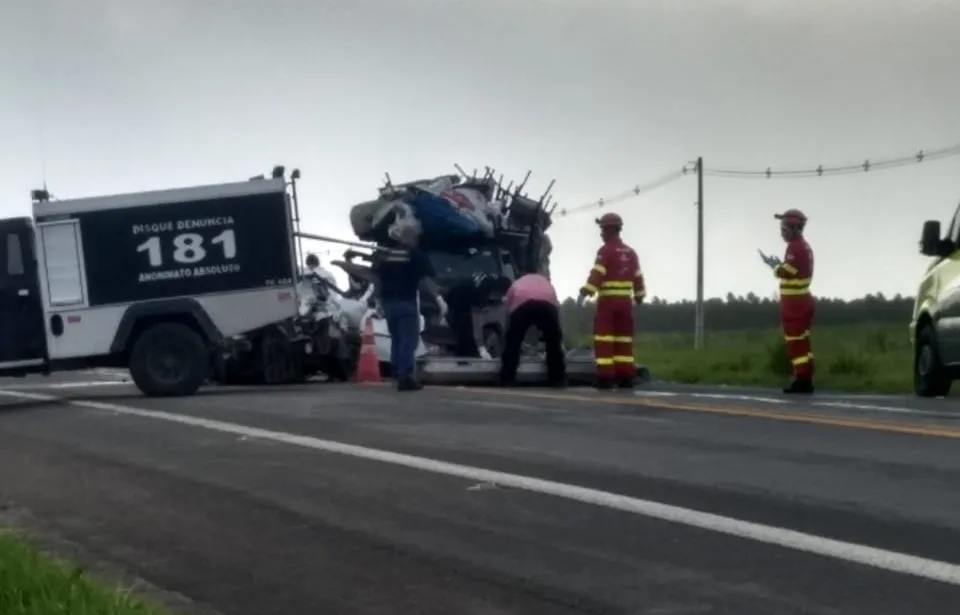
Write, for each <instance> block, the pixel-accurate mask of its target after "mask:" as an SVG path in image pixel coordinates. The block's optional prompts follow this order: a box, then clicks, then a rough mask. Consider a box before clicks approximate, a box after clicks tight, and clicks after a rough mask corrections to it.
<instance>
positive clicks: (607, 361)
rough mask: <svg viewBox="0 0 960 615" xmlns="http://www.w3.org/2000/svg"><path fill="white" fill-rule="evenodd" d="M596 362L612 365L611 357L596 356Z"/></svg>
mask: <svg viewBox="0 0 960 615" xmlns="http://www.w3.org/2000/svg"><path fill="white" fill-rule="evenodd" d="M596 364H597V365H613V359H601V358H599V357H598V358H597V359H596Z"/></svg>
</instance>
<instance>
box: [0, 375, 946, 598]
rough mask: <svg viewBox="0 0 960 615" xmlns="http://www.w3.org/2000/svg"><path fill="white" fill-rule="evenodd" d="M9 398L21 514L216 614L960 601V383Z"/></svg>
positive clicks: (4, 428)
mask: <svg viewBox="0 0 960 615" xmlns="http://www.w3.org/2000/svg"><path fill="white" fill-rule="evenodd" d="M51 398H55V399H51ZM0 404H2V405H0V496H2V500H3V501H4V502H5V503H6V507H7V509H8V511H17V512H18V514H19V516H18V518H21V519H22V518H29V519H30V521H29V523H31V524H33V525H35V526H36V527H38V528H40V529H41V530H42V531H43V532H46V533H49V534H50V535H56V536H59V537H61V538H62V539H63V540H65V541H69V542H70V543H71V544H76V545H80V546H81V547H82V549H83V551H84V553H85V554H86V555H85V556H86V557H94V558H96V559H98V560H100V561H103V562H108V563H109V564H110V565H112V566H116V567H118V568H119V569H122V570H124V571H126V572H127V573H129V574H130V575H134V576H136V577H139V578H143V579H146V580H147V581H149V582H150V583H153V584H155V585H157V586H160V587H162V588H165V589H167V590H170V591H172V592H176V593H178V594H183V595H185V596H188V597H189V598H191V599H192V600H193V601H195V602H196V603H198V604H200V605H205V606H207V607H210V608H212V609H215V610H216V611H218V612H220V613H224V614H238V615H246V614H250V615H263V614H264V613H269V614H271V615H286V614H291V615H294V614H295V615H299V614H304V613H311V614H313V613H318V614H319V613H331V614H333V613H336V614H337V615H352V614H363V615H369V614H375V613H376V614H381V613H384V614H386V613H400V614H404V615H406V614H411V615H412V614H423V615H433V614H438V615H439V614H443V615H453V614H461V613H462V614H491V615H492V614H498V615H500V614H514V613H517V614H519V613H536V614H539V613H543V614H548V613H549V614H551V615H553V614H557V615H561V614H565V613H603V614H619V613H624V614H626V613H630V614H648V613H649V614H662V615H666V614H670V615H680V614H683V615H686V614H701V613H711V614H715V613H723V614H727V613H729V614H731V615H752V614H754V613H756V614H763V615H773V614H791V615H792V614H800V613H805V614H828V613H829V614H843V615H857V614H864V615H866V614H869V615H884V614H904V615H918V614H923V615H934V614H937V613H949V614H954V613H956V612H957V611H958V608H960V407H958V408H957V409H956V411H954V412H951V411H950V405H954V406H956V402H955V401H953V402H952V404H950V403H948V402H945V401H942V400H940V401H938V400H933V401H926V400H925V401H924V402H923V403H920V402H918V401H917V400H912V399H898V398H886V397H877V396H859V397H852V396H842V395H838V396H830V395H818V396H817V397H816V398H815V399H812V400H800V401H796V400H789V401H785V400H784V398H783V397H782V396H780V395H778V394H775V393H772V392H764V391H757V390H749V389H744V390H733V389H723V390H721V389H689V388H677V387H666V386H659V387H652V388H650V389H645V390H643V391H639V392H638V393H637V394H635V395H631V394H628V393H607V394H598V393H595V392H592V391H587V390H582V391H581V390H570V391H568V392H560V393H558V392H548V391H540V390H517V391H501V390H478V389H439V388H436V389H432V390H425V391H422V392H419V393H412V394H402V395H400V394H397V393H396V392H394V391H392V390H391V389H389V388H387V387H381V386H372V385H368V386H355V385H324V384H317V385H305V386H300V387H289V388H282V389H280V388H271V389H259V390H257V389H230V388H228V389H211V390H209V391H204V392H203V393H202V394H200V395H197V396H196V397H193V398H189V399H180V400H147V399H144V398H142V397H140V396H139V395H138V394H137V393H136V391H135V390H134V389H133V388H132V387H130V386H129V385H128V384H125V383H123V382H118V381H116V378H115V377H112V376H109V375H103V374H101V375H96V376H93V375H90V374H85V375H72V376H66V377H58V379H57V380H56V381H54V380H39V379H38V380H32V379H31V380H21V381H17V382H14V381H3V383H2V385H0ZM344 445H352V446H344ZM383 451H389V452H392V453H401V454H403V455H390V454H387V453H384V452H383ZM489 471H496V472H499V474H491V473H490V472H489ZM534 479H539V480H534ZM578 488H580V489H578ZM663 505H669V506H663ZM20 513H22V514H20ZM704 513H711V514H704ZM8 516H9V515H8ZM2 518H3V517H2V516H0V520H2ZM744 522H751V523H744ZM790 530H792V532H791V531H790ZM796 532H800V534H798V533H796ZM827 539H832V540H827ZM863 547H872V548H875V549H884V550H885V551H884V552H883V553H878V552H875V551H870V550H868V549H864V548H863ZM908 556H915V557H914V558H911V557H908ZM917 557H918V558H926V559H924V560H923V561H921V560H918V559H916V558H917ZM930 560H933V561H930ZM951 565H952V566H951Z"/></svg>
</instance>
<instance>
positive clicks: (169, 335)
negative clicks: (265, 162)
mask: <svg viewBox="0 0 960 615" xmlns="http://www.w3.org/2000/svg"><path fill="white" fill-rule="evenodd" d="M288 187H289V184H288V183H287V181H286V180H285V179H284V177H283V168H282V167H277V169H275V173H274V177H272V178H269V179H259V180H257V181H254V180H251V181H245V182H237V183H229V184H217V185H207V186H197V187H193V188H182V189H173V190H162V191H153V192H141V193H135V194H121V195H114V196H103V197H93V198H82V199H72V200H53V199H51V198H50V195H49V194H48V193H46V191H42V190H41V191H34V193H33V201H34V202H33V217H32V218H13V219H7V220H2V221H0V238H2V241H3V242H4V249H3V250H2V251H0V305H2V306H3V307H2V310H3V312H2V314H0V322H2V323H3V325H2V326H3V328H4V331H3V332H2V336H0V374H3V375H8V376H23V375H25V374H28V373H43V374H49V373H50V372H52V371H55V370H67V369H80V368H89V367H128V368H129V369H130V373H131V376H132V377H133V381H134V382H135V383H136V385H137V387H138V388H139V389H140V390H141V391H142V392H143V393H144V394H146V395H149V396H168V395H191V394H193V393H194V392H196V390H197V389H198V388H199V387H200V386H201V384H202V383H203V382H204V380H205V379H206V378H207V376H208V374H209V368H210V364H211V360H212V359H213V357H214V356H215V355H216V353H217V352H218V351H219V349H220V348H221V345H222V344H223V343H224V342H225V341H227V340H229V339H230V338H231V337H232V336H235V335H238V334H246V333H250V332H253V331H257V330H261V329H269V328H271V327H273V326H274V323H278V322H282V321H285V320H289V319H290V318H292V317H294V316H295V315H296V313H297V289H296V268H295V262H296V256H295V249H294V243H293V226H292V212H291V199H290V197H289V195H288V192H287V190H288Z"/></svg>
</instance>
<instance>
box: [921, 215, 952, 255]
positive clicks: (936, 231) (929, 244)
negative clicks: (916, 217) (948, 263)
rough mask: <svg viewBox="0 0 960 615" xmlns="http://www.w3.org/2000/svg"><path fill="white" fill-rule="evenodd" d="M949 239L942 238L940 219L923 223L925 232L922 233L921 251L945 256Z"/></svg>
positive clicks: (924, 253) (926, 253)
mask: <svg viewBox="0 0 960 615" xmlns="http://www.w3.org/2000/svg"><path fill="white" fill-rule="evenodd" d="M947 243H949V241H947V240H941V239H940V221H939V220H927V221H926V222H924V223H923V232H922V233H921V235H920V253H921V254H923V255H924V256H943V255H944V252H945V251H946V250H945V249H944V248H946V247H948V246H945V245H944V244H947Z"/></svg>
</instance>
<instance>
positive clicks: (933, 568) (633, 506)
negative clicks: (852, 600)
mask: <svg viewBox="0 0 960 615" xmlns="http://www.w3.org/2000/svg"><path fill="white" fill-rule="evenodd" d="M0 395H7V396H10V397H17V398H20V399H31V400H38V401H58V402H61V403H67V404H70V405H73V406H78V407H81V408H91V409H94V410H106V411H109V412H116V413H117V414H121V415H127V416H135V417H140V418H146V419H154V420H159V421H165V422H168V423H175V424H178V425H188V426H191V427H199V428H201V429H208V430H211V431H216V432H219V433H225V434H231V435H235V436H247V437H250V438H259V439H262V440H268V441H273V442H278V443H281V444H287V445H290V446H299V447H302V448H308V449H312V450H316V451H323V452H327V453H335V454H338V455H346V456H350V457H355V458H358V459H366V460H370V461H379V462H381V463H388V464H392V465H397V466H403V467H406V468H411V469H414V470H421V471H423V472H430V473H433V474H443V475H446V476H453V477H457V478H462V479H466V480H469V481H472V482H473V483H474V484H476V483H493V484H495V485H498V486H500V487H510V488H513V489H518V490H523V491H528V492H531V493H538V494H542V495H550V496H554V497H559V498H564V499H567V500H571V501H575V502H581V503H584V504H592V505H594V506H601V507H604V508H610V509H613V510H620V511H623V512H628V513H632V514H634V515H638V516H643V517H649V518H652V519H659V520H662V521H668V522H671V523H677V524H680V525H686V526H689V527H695V528H699V529H703V530H709V531H713V532H717V533H721V534H727V535H729V536H734V537H737V538H743V539H747V540H753V541H756V542H760V543H764V544H768V545H776V546H780V547H785V548H787V549H793V550H796V551H802V552H805V553H813V554H816V555H821V556H824V557H830V558H833V559H838V560H843V561H847V562H853V563H857V564H862V565H864V566H870V567H873V568H878V569H881V570H887V571H890V572H898V573H902V574H907V575H912V576H916V577H921V578H925V579H929V580H932V581H939V582H942V583H948V584H951V585H960V565H958V564H956V563H950V562H943V561H937V560H932V559H928V558H923V557H917V556H914V555H908V554H906V553H898V552H895V551H888V550H886V549H878V548H875V547H869V546H866V545H860V544H855V543H850V542H844V541H841V540H835V539H832V538H825V537H823V536H816V535H813V534H806V533H803V532H797V531H794V530H790V529H786V528H781V527H775V526H770V525H763V524H760V523H754V522H751V521H743V520H741V519H734V518H731V517H724V516H721V515H716V514H713V513H706V512H702V511H698V510H692V509H689V508H682V507H679V506H672V505H670V504H663V503H661V502H654V501H651V500H643V499H640V498H634V497H630V496H626V495H621V494H617V493H611V492H609V491H601V490H598V489H590V488H587V487H578V486H576V485H568V484H564V483H559V482H555V481H550V480H543V479H540V478H534V477H531V476H523V475H520V474H510V473H508V472H499V471H495V470H485V469H483V468H476V467H472V466H467V465H461V464H457V463H450V462H446V461H440V460H437V459H429V458H426V457H417V456H414V455H406V454H403V453H394V452H391V451H384V450H380V449H375V448H368V447H365V446H357V445H355V444H346V443H343V442H334V441H331V440H322V439H320V438H314V437H311V436H303V435H298V434H292V433H286V432H280V431H270V430H268V429H261V428H258V427H249V426H246V425H239V424H236V423H228V422H225V421H216V420H212V419H205V418H200V417H194V416H188V415H183V414H175V413H171V412H163V411H160V410H146V409H143V408H135V407H133V406H122V405H119V404H111V403H105V402H97V401H80V400H77V401H73V400H65V399H62V398H58V397H55V396H52V395H43V394H39V393H27V392H22V391H0Z"/></svg>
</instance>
